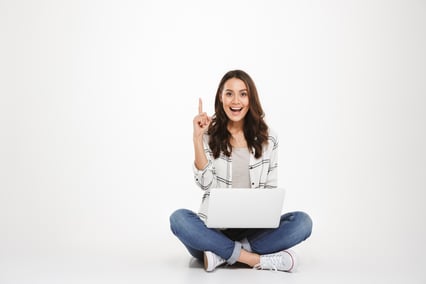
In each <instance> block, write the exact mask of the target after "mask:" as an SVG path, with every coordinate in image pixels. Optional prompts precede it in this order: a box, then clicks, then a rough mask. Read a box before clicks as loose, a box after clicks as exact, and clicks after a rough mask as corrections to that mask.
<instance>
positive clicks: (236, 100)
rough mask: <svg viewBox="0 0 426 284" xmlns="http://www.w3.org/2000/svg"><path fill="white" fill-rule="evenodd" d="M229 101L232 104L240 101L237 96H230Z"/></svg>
mask: <svg viewBox="0 0 426 284" xmlns="http://www.w3.org/2000/svg"><path fill="white" fill-rule="evenodd" d="M231 102H232V103H234V104H237V103H239V102H240V100H239V98H238V96H232V101H231Z"/></svg>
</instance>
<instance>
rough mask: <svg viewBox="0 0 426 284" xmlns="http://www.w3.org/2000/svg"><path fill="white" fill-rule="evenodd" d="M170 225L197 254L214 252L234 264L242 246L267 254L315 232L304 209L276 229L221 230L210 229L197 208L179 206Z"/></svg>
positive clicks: (292, 214)
mask: <svg viewBox="0 0 426 284" xmlns="http://www.w3.org/2000/svg"><path fill="white" fill-rule="evenodd" d="M170 228H171V230H172V232H173V234H174V235H175V236H176V237H177V238H178V239H179V240H180V241H181V242H182V243H183V244H184V245H185V247H186V248H187V249H188V251H189V253H190V254H191V255H192V256H193V257H195V258H197V259H199V260H203V252H204V251H211V252H213V253H215V254H216V255H218V256H220V257H222V258H223V259H225V260H226V261H227V262H228V263H229V264H234V263H235V262H236V261H237V260H238V257H239V256H240V252H241V249H242V248H244V249H245V250H247V251H251V252H254V253H257V254H260V255H263V254H269V253H274V252H278V251H281V250H285V249H289V248H291V247H293V246H295V245H297V244H298V243H300V242H302V241H304V240H306V239H307V238H308V237H309V236H310V235H311V232H312V220H311V218H310V217H309V215H308V214H306V213H304V212H290V213H286V214H284V215H282V216H281V221H280V225H279V226H278V228H275V229H227V230H217V229H211V228H207V226H206V225H205V224H204V221H203V220H201V219H200V217H199V216H198V215H197V214H196V213H194V212H193V211H191V210H188V209H178V210H176V211H175V212H173V213H172V215H171V216H170Z"/></svg>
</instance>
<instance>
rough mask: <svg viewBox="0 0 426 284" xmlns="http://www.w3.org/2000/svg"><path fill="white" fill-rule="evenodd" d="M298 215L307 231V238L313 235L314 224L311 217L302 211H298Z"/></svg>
mask: <svg viewBox="0 0 426 284" xmlns="http://www.w3.org/2000/svg"><path fill="white" fill-rule="evenodd" d="M296 215H297V219H298V220H299V223H300V225H301V227H302V228H303V230H304V231H305V236H306V237H305V239H307V238H309V237H310V236H311V233H312V226H313V223H312V219H311V217H310V216H309V215H308V214H307V213H305V212H302V211H299V212H296Z"/></svg>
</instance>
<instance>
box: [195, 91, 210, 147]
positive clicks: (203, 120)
mask: <svg viewBox="0 0 426 284" xmlns="http://www.w3.org/2000/svg"><path fill="white" fill-rule="evenodd" d="M211 121H212V119H211V117H210V116H208V115H207V113H205V112H203V101H202V100H201V98H199V99H198V114H197V115H196V116H195V117H194V121H193V124H194V139H202V137H203V134H204V132H205V131H206V130H207V129H208V127H209V125H210V122H211Z"/></svg>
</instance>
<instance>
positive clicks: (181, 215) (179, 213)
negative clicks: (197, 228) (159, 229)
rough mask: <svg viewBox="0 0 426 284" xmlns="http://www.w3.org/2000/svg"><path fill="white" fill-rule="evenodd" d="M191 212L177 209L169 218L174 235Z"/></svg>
mask: <svg viewBox="0 0 426 284" xmlns="http://www.w3.org/2000/svg"><path fill="white" fill-rule="evenodd" d="M189 212H190V211H189V210H188V209H177V210H175V211H174V212H173V213H172V214H171V215H170V217H169V221H170V229H171V230H172V232H173V233H174V234H176V230H177V229H178V228H179V227H181V226H182V222H183V221H184V219H185V216H186V215H188V213H189Z"/></svg>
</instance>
